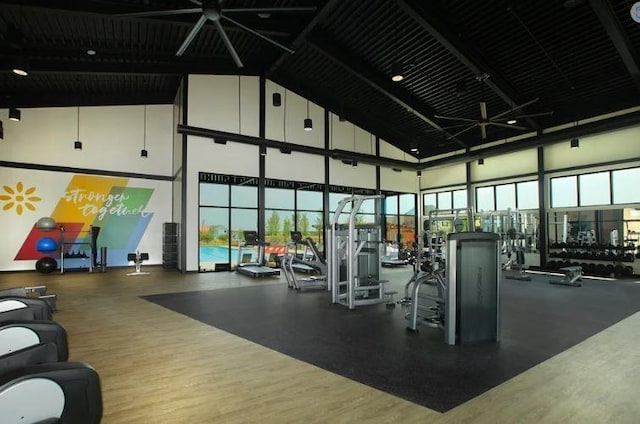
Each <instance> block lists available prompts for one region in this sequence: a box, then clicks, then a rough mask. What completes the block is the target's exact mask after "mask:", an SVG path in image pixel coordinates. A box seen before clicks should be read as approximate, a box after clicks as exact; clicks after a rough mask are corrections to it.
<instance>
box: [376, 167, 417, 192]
mask: <svg viewBox="0 0 640 424" xmlns="http://www.w3.org/2000/svg"><path fill="white" fill-rule="evenodd" d="M418 182H419V179H418V176H417V175H416V172H415V171H406V170H403V171H401V172H397V171H394V170H393V169H391V168H380V189H381V190H390V191H399V192H403V193H417V192H418V191H419V188H418Z"/></svg>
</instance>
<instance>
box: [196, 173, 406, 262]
mask: <svg viewBox="0 0 640 424" xmlns="http://www.w3.org/2000/svg"><path fill="white" fill-rule="evenodd" d="M234 178H235V177H234ZM281 183H282V182H279V183H277V184H278V187H265V199H264V202H265V228H264V233H265V241H266V242H268V243H270V245H271V247H272V248H273V247H275V250H272V252H271V253H272V254H278V253H277V252H278V247H279V246H280V247H284V246H285V245H286V244H287V243H288V242H289V241H290V240H291V231H299V232H300V233H302V236H303V237H304V238H310V239H312V240H313V241H314V242H315V243H316V245H317V247H318V249H319V250H320V251H323V250H324V235H325V223H324V222H323V216H324V214H323V205H324V202H323V193H322V191H317V190H318V189H317V188H316V187H310V186H306V185H305V186H302V185H301V184H300V183H293V182H288V185H284V184H281ZM295 184H298V185H295ZM280 187H301V188H280ZM349 196H350V194H348V193H333V192H332V193H329V210H330V219H333V215H334V213H335V211H336V208H337V206H338V203H339V201H340V200H342V199H344V198H345V197H349ZM389 199H391V200H389ZM389 199H387V200H386V201H387V202H391V203H388V205H387V209H388V210H391V209H389V208H393V209H392V210H393V211H394V213H393V217H392V216H390V215H389V216H387V221H386V222H387V237H393V240H394V241H395V240H397V239H398V236H399V237H400V240H401V242H402V243H403V244H409V243H413V239H414V237H415V216H414V214H415V196H414V195H397V196H391V197H390V198H389ZM199 203H200V208H199V228H198V231H199V245H200V263H201V269H212V268H211V264H213V263H220V262H225V263H226V262H230V263H231V265H232V266H233V264H234V262H235V261H236V259H237V258H236V256H237V251H238V250H237V247H238V246H239V245H240V244H241V243H242V242H243V241H244V231H245V230H253V231H256V230H258V228H257V227H258V187H257V182H256V183H253V182H252V181H250V180H249V183H248V184H247V183H243V182H241V183H240V184H237V183H236V184H233V183H228V184H225V183H213V182H201V183H200V189H199ZM391 205H393V206H391ZM375 208H376V201H375V200H374V199H369V200H366V201H364V202H363V204H362V206H361V207H360V209H359V210H358V214H357V215H356V216H355V223H356V225H365V224H376V223H377V221H376V210H375ZM350 210H351V205H350V204H347V205H345V207H344V208H343V209H342V212H343V213H342V214H341V216H340V223H347V220H348V217H349V212H350ZM389 231H392V232H393V234H390V233H389ZM388 239H390V238H388Z"/></svg>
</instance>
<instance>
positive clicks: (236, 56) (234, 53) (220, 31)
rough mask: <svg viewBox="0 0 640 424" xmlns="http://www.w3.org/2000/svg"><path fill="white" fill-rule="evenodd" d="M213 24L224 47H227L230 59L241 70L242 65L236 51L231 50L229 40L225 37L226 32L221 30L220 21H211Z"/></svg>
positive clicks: (231, 45) (231, 46)
mask: <svg viewBox="0 0 640 424" xmlns="http://www.w3.org/2000/svg"><path fill="white" fill-rule="evenodd" d="M213 23H214V24H215V26H216V28H217V29H218V32H219V33H220V37H222V41H223V42H224V45H225V46H227V50H229V53H231V57H233V61H234V62H236V66H237V67H238V68H242V67H243V66H244V65H243V64H242V61H241V60H240V56H238V53H237V52H236V49H234V48H233V44H231V40H229V37H228V36H227V33H226V31H225V30H224V28H222V24H221V23H220V21H213Z"/></svg>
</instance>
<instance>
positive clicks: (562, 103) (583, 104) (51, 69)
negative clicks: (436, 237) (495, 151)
mask: <svg viewBox="0 0 640 424" xmlns="http://www.w3.org/2000/svg"><path fill="white" fill-rule="evenodd" d="M205 3H206V2H205ZM213 3H214V5H215V3H218V2H217V1H214V2H213ZM632 5H633V2H631V1H626V0H614V1H599V0H566V1H563V0H556V1H554V0H536V1H516V0H513V1H505V0H489V1H485V2H478V1H472V0H430V1H418V0H395V1H394V0H341V1H338V0H317V1H316V0H275V1H257V0H225V1H222V2H221V6H222V14H223V16H224V17H225V19H221V20H220V21H219V22H220V24H221V25H222V27H223V28H224V31H225V32H226V34H227V35H228V38H229V40H230V42H231V44H232V46H233V47H234V49H235V50H236V51H237V55H238V57H239V59H240V60H241V61H242V63H243V67H242V68H239V67H238V66H237V64H236V62H235V61H234V59H233V58H232V55H231V54H230V51H229V49H228V48H227V47H226V46H225V43H224V40H223V39H222V38H221V36H220V32H219V31H218V30H217V29H216V26H215V23H214V22H212V21H206V23H205V24H204V26H203V27H202V29H201V31H199V33H198V34H197V35H196V36H195V38H194V39H193V41H192V42H191V43H190V44H189V46H188V47H187V48H186V50H185V51H184V53H183V54H182V55H181V56H178V55H176V52H177V51H178V49H179V47H180V46H181V45H182V44H183V41H184V40H185V38H186V37H187V35H188V34H189V33H190V31H191V30H192V28H193V26H194V24H195V23H196V21H198V20H199V19H200V17H201V16H203V14H202V13H201V11H199V12H197V13H189V14H173V15H170V16H148V15H143V16H140V15H132V14H135V13H140V12H154V11H163V10H174V9H199V8H201V6H202V2H201V1H198V0H182V1H180V0H153V1H152V0H121V1H116V0H87V1H71V0H68V1H63V0H14V1H2V2H0V47H1V49H2V50H1V52H2V55H1V57H0V61H1V63H2V65H3V66H2V72H0V96H1V97H0V107H25V108H26V107H43V106H71V105H109V104H142V103H148V104H151V103H171V102H173V100H174V97H175V94H176V90H177V88H178V85H179V83H180V80H181V78H182V76H183V75H184V74H187V73H207V74H242V75H260V76H264V77H267V78H269V79H271V80H273V81H275V82H277V83H278V84H281V85H283V86H284V87H286V88H288V89H291V90H293V91H295V92H297V93H298V94H300V95H302V96H305V97H307V98H309V99H310V100H312V101H314V102H315V103H318V104H319V105H321V106H323V107H326V108H328V109H329V110H331V111H333V112H335V113H336V114H339V115H341V116H344V117H345V118H346V119H348V120H350V121H351V122H354V123H355V124H356V125H358V126H360V127H362V128H364V129H365V130H367V131H369V132H371V133H373V134H375V135H377V136H379V137H381V138H382V139H384V140H386V141H388V142H389V143H391V144H393V145H395V146H397V147H398V148H400V149H401V150H403V151H405V152H406V153H407V155H413V156H415V157H417V158H420V159H429V158H432V157H434V156H436V155H441V154H444V153H451V152H460V151H462V152H465V151H466V152H469V149H470V148H474V147H476V146H481V145H484V144H488V143H492V142H501V141H502V140H505V139H508V138H512V137H516V136H518V135H522V134H530V135H532V136H536V135H537V138H539V139H540V140H544V136H543V134H544V133H545V131H544V130H545V129H547V128H551V127H555V126H558V125H562V124H567V126H568V127H573V128H581V127H582V126H583V121H585V120H587V119H588V118H592V117H595V116H599V115H603V114H609V113H613V112H617V111H621V110H624V109H628V108H632V107H637V106H639V105H640V58H639V51H640V23H636V22H634V20H633V19H632V16H631V12H630V10H631V7H632ZM205 6H211V5H206V4H205ZM248 8H249V9H254V10H252V11H246V10H245V11H238V9H248ZM259 8H277V9H281V10H280V11H278V12H272V13H264V11H260V10H256V9H259ZM292 8H294V9H293V10H292ZM299 8H302V9H299ZM638 13H639V14H640V12H638ZM227 17H228V18H231V19H233V21H235V22H238V23H240V24H241V25H244V26H246V27H249V28H251V29H253V30H255V31H257V32H258V33H260V34H262V35H263V36H265V37H268V38H269V39H271V40H273V41H276V42H277V43H279V44H281V45H282V46H284V47H287V48H289V49H291V50H293V51H295V53H293V54H291V53H288V52H286V51H284V50H283V49H282V48H280V47H278V46H276V45H274V44H273V43H270V42H267V41H265V40H263V39H261V38H259V37H258V36H256V35H254V34H251V33H249V32H247V31H246V30H244V29H241V28H240V27H238V26H237V25H236V24H235V23H233V22H231V21H230V20H227V19H226V18H227ZM89 49H91V50H94V51H95V52H96V54H95V55H89V54H87V51H88V50H89ZM24 59H26V61H27V62H26V63H27V66H28V70H29V75H28V76H26V77H20V76H18V75H15V74H14V73H12V72H11V69H12V67H13V66H14V63H15V62H16V61H19V60H24ZM394 62H397V63H400V64H402V67H403V70H404V79H403V80H402V81H400V82H393V81H392V80H391V73H392V64H393V63H394ZM535 99H538V100H537V101H536V100H535ZM481 101H483V102H485V105H486V116H488V117H489V118H490V117H494V116H495V115H500V116H498V119H499V120H498V121H495V122H496V123H497V124H499V125H494V124H489V125H485V124H483V125H476V126H474V127H470V125H472V124H475V123H476V121H478V120H480V119H481V116H482V115H481V106H480V102H481ZM522 104H528V105H527V106H525V107H523V108H522V109H518V108H517V106H519V105H522ZM503 112H504V114H502V113H503ZM522 115H533V116H531V117H529V118H520V119H518V122H517V123H516V124H515V125H510V124H507V123H506V119H507V118H510V117H516V118H518V117H520V116H522ZM443 117H449V118H460V119H457V120H454V119H446V118H443ZM620 122H623V123H624V125H629V124H630V123H635V122H640V120H639V119H638V115H637V112H635V111H634V112H632V113H630V114H627V115H626V118H625V119H624V120H623V121H620ZM620 122H618V121H615V120H611V124H610V126H611V127H612V128H614V127H615V126H616V125H622V124H621V123H620ZM451 126H453V128H450V127H451ZM481 128H485V130H486V134H485V136H486V137H485V138H483V136H482V131H481ZM465 130H466V131H465ZM533 138H536V137H533ZM541 143H542V142H541ZM492 144H493V145H495V144H496V143H492ZM503 144H506V143H503ZM539 144H540V143H539ZM412 149H418V151H417V152H416V151H414V150H412Z"/></svg>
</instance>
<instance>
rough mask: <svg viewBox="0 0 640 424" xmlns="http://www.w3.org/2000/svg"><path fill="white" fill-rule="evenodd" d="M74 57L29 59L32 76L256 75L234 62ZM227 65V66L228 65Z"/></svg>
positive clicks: (7, 63) (5, 66) (5, 62)
mask: <svg viewBox="0 0 640 424" xmlns="http://www.w3.org/2000/svg"><path fill="white" fill-rule="evenodd" d="M74 56H75V57H73V56H72V57H66V58H64V57H58V58H51V57H29V72H33V73H51V72H55V73H60V72H62V73H72V74H129V75H183V74H186V73H189V74H223V75H225V74H232V75H238V73H239V72H240V71H241V72H240V73H241V74H243V75H252V74H253V75H255V74H257V71H256V72H252V70H251V68H250V67H248V69H242V70H239V69H238V68H236V67H235V66H234V65H233V63H232V62H231V61H228V60H226V58H225V62H224V63H221V62H220V61H218V62H215V61H210V60H208V61H206V62H194V61H191V60H186V59H176V58H175V57H174V56H171V57H164V58H155V59H152V58H144V59H135V58H132V59H131V60H122V59H120V60H118V59H117V58H115V57H114V58H111V57H100V56H98V57H97V58H96V59H91V58H88V57H87V56H79V55H78V54H77V52H76V54H75V55H74ZM3 62H4V64H3V65H4V66H3V67H4V68H5V69H9V68H8V66H9V62H10V60H9V57H8V56H5V59H4V60H3ZM227 62H228V64H226V63H227Z"/></svg>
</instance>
